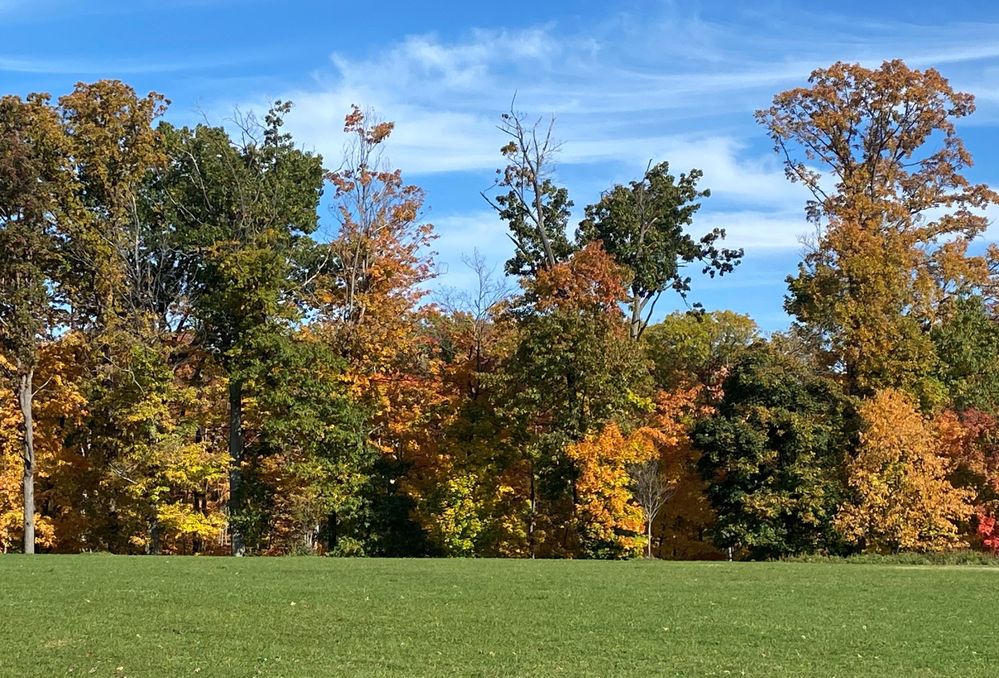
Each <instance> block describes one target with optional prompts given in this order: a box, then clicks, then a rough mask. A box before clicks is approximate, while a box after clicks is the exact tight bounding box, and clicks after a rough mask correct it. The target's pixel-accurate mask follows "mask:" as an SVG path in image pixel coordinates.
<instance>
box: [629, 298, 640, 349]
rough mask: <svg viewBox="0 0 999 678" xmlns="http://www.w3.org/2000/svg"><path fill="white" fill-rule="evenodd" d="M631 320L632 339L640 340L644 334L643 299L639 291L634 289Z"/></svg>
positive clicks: (630, 331)
mask: <svg viewBox="0 0 999 678" xmlns="http://www.w3.org/2000/svg"><path fill="white" fill-rule="evenodd" d="M630 305H631V322H630V323H629V333H630V334H631V339H632V341H638V339H639V337H641V336H642V329H643V328H642V299H641V297H639V296H638V292H635V291H634V290H632V296H631V304H630Z"/></svg>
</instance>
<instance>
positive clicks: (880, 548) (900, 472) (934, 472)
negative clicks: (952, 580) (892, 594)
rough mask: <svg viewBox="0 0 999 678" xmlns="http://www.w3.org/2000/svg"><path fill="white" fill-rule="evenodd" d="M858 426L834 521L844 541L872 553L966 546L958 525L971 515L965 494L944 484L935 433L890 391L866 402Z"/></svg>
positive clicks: (910, 403) (945, 466)
mask: <svg viewBox="0 0 999 678" xmlns="http://www.w3.org/2000/svg"><path fill="white" fill-rule="evenodd" d="M860 419H861V432H860V445H859V448H858V450H857V453H856V456H854V457H853V458H852V459H851V460H850V461H849V462H848V463H847V476H848V480H847V482H848V485H849V489H850V492H851V495H852V496H851V497H850V500H849V501H848V502H846V503H845V504H844V505H843V507H842V508H841V509H840V512H839V515H838V516H837V518H836V526H837V529H838V530H839V531H840V532H841V533H842V534H843V536H844V538H845V539H846V540H847V541H849V542H850V543H852V544H854V545H856V546H857V547H858V548H861V549H863V550H866V551H874V552H878V553H897V552H898V551H902V550H920V551H940V550H946V549H950V548H955V547H959V546H962V545H964V541H963V540H962V539H961V537H960V533H959V523H960V522H961V521H963V520H965V519H966V518H968V517H969V516H970V514H971V505H970V499H971V493H970V492H968V491H967V490H960V489H956V488H955V487H954V486H953V485H952V484H951V483H950V481H949V480H948V479H947V475H948V473H949V471H950V462H949V460H948V459H947V458H946V457H945V456H944V455H943V454H942V449H941V447H942V446H941V438H940V431H939V429H937V427H935V426H934V425H933V424H932V423H931V422H929V421H927V420H926V419H925V418H924V417H923V415H922V414H921V413H920V412H919V410H918V407H917V404H916V402H915V401H914V400H913V399H912V398H911V397H910V396H908V395H906V394H905V393H903V392H901V391H898V390H895V389H887V390H884V391H879V392H878V393H877V394H876V395H875V396H874V397H873V398H871V399H870V400H867V401H865V402H864V403H863V404H862V405H861V406H860ZM935 429H936V430H935Z"/></svg>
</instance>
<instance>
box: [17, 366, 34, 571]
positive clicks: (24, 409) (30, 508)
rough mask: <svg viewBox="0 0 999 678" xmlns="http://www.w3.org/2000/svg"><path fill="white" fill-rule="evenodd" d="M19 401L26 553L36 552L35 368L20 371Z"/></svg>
mask: <svg viewBox="0 0 999 678" xmlns="http://www.w3.org/2000/svg"><path fill="white" fill-rule="evenodd" d="M18 372H19V374H18V388H17V401H18V404H19V405H20V406H21V421H22V425H23V427H24V429H23V431H22V434H21V442H22V445H23V451H22V458H23V461H24V478H23V480H24V482H23V486H24V502H23V505H24V552H25V553H34V552H35V434H34V418H33V417H32V411H31V401H32V399H33V397H34V393H33V391H32V388H33V386H32V382H33V380H34V376H35V370H34V368H28V369H20V370H18Z"/></svg>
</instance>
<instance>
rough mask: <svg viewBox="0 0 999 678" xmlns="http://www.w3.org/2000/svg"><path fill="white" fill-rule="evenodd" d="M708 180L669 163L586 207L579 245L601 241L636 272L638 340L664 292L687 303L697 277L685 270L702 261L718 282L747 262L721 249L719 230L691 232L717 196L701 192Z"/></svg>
mask: <svg viewBox="0 0 999 678" xmlns="http://www.w3.org/2000/svg"><path fill="white" fill-rule="evenodd" d="M702 175H703V173H702V172H701V171H700V170H697V169H694V170H691V171H690V172H688V173H681V174H680V176H679V177H675V176H673V175H672V174H670V172H669V164H668V163H665V162H663V163H659V164H657V165H654V166H650V167H649V168H648V169H647V170H646V172H645V176H644V177H642V179H640V180H638V181H632V182H631V183H630V184H629V185H627V186H622V185H617V186H614V187H613V188H611V189H610V190H608V191H606V192H605V193H604V194H603V195H602V196H601V198H600V201H599V202H597V203H595V204H593V205H589V206H588V207H587V208H586V218H585V219H584V220H583V221H582V222H581V223H580V225H579V229H578V231H577V233H576V239H577V241H578V242H579V243H580V244H585V243H587V242H591V241H594V240H599V241H600V242H602V243H603V246H604V249H605V250H607V252H608V253H609V254H610V255H611V256H613V257H614V259H616V260H617V262H618V263H620V264H624V265H625V266H627V267H628V268H629V269H631V272H632V276H631V283H630V286H629V291H630V295H629V298H628V302H627V303H628V308H629V313H630V318H629V320H630V327H631V330H630V331H631V337H632V338H633V339H638V338H639V337H641V335H642V332H644V331H645V328H646V326H647V325H648V323H649V318H650V317H651V316H652V313H653V311H654V310H655V306H656V302H657V301H658V300H659V297H660V296H662V294H663V292H665V291H666V290H668V289H672V290H673V291H675V292H676V293H678V294H679V295H680V297H681V298H682V299H684V300H686V298H687V294H688V293H689V292H690V283H691V278H690V276H689V275H686V274H685V273H686V271H685V269H684V267H685V266H687V265H688V264H691V263H694V262H698V263H699V264H700V265H701V267H702V271H701V272H702V273H704V274H707V275H710V276H711V277H712V278H713V277H714V276H715V275H725V274H726V273H731V272H732V271H733V270H735V267H736V266H737V265H738V264H739V263H740V261H741V257H742V250H733V249H725V248H722V247H719V244H718V243H719V241H720V240H722V239H723V238H724V237H725V231H724V230H722V229H719V228H715V229H713V230H711V231H710V232H709V233H707V234H705V235H703V236H702V237H701V238H699V239H698V238H695V237H694V236H692V235H690V234H689V233H687V232H686V229H687V228H689V227H690V226H691V224H693V221H694V215H695V214H696V213H697V211H698V210H699V209H700V207H701V204H700V202H699V201H700V200H702V199H704V198H707V197H708V196H710V195H711V192H710V191H709V190H707V189H704V190H701V189H699V188H698V187H697V182H698V181H699V180H700V178H701V177H702Z"/></svg>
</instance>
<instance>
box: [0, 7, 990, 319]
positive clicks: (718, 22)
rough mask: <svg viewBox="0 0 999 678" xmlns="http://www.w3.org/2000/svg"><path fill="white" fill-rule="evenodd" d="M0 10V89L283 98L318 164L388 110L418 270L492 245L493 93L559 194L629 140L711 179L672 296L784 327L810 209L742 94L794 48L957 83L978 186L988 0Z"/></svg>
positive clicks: (601, 174)
mask: <svg viewBox="0 0 999 678" xmlns="http://www.w3.org/2000/svg"><path fill="white" fill-rule="evenodd" d="M0 26H2V27H3V36H4V37H3V42H2V43H0V84H2V87H0V92H3V93H8V92H12V93H19V94H25V93H28V92H31V91H48V92H52V93H53V94H55V95H59V94H63V93H65V92H67V91H69V90H70V89H71V88H72V86H73V84H74V83H75V82H76V81H78V80H96V79H99V78H120V79H123V80H126V81H127V82H129V83H130V84H132V85H133V86H134V87H136V89H138V90H140V91H141V92H145V91H148V90H156V91H159V92H162V93H164V94H166V95H167V96H168V97H169V98H170V99H171V101H172V102H173V103H172V106H171V108H170V111H169V113H168V116H167V117H168V118H169V119H170V120H172V121H174V122H177V123H194V122H198V121H200V120H202V119H205V118H207V119H209V120H211V121H213V122H221V121H224V120H225V118H226V117H228V116H230V115H231V113H232V110H233V108H234V107H239V108H240V109H241V110H248V109H256V110H262V109H264V108H266V105H267V103H268V102H270V101H273V100H274V99H278V98H280V99H291V100H292V101H294V102H295V104H296V108H295V110H294V112H293V113H292V115H291V116H290V118H289V120H288V127H289V128H290V129H291V131H292V132H294V133H295V135H296V138H297V139H298V140H299V141H300V143H302V144H303V145H305V146H307V147H309V148H312V149H316V150H319V151H321V152H322V153H323V154H324V156H326V157H327V159H328V163H329V164H331V165H336V164H337V160H338V158H339V156H340V154H341V151H342V147H343V143H344V137H343V135H342V120H343V115H344V113H345V112H346V111H347V109H348V108H349V106H350V104H352V103H357V104H359V105H361V106H362V107H365V108H373V109H374V110H375V111H377V112H378V114H379V115H380V116H381V117H383V118H384V119H388V120H394V121H396V124H397V129H396V133H395V134H394V135H393V138H392V140H391V144H390V146H389V148H388V149H387V156H388V157H389V159H390V160H391V163H392V164H393V165H394V166H398V167H400V168H402V170H403V172H404V174H405V175H406V177H407V178H408V179H409V180H410V181H412V182H414V183H417V184H420V185H421V186H423V187H424V188H425V189H426V190H427V194H428V204H429V208H430V209H429V211H428V215H427V218H428V220H430V221H431V222H433V223H434V224H435V225H436V226H437V229H438V233H439V236H440V237H439V239H438V241H437V243H436V248H435V249H436V250H437V251H438V252H439V261H440V268H441V276H440V278H439V279H438V281H437V282H436V283H435V285H436V286H438V287H448V286H450V287H459V288H460V287H462V286H465V285H467V284H468V283H469V280H470V276H469V274H468V272H467V271H466V270H465V269H464V267H463V266H462V264H461V263H460V261H461V255H462V253H470V252H471V250H472V249H473V248H478V249H479V250H480V251H481V252H482V253H483V254H484V255H486V256H487V257H488V258H489V259H490V260H492V261H494V262H496V263H497V264H499V263H500V262H502V261H503V260H504V259H505V258H506V257H507V256H508V255H509V250H510V246H509V244H508V241H507V240H506V237H505V231H504V228H503V225H502V224H501V223H499V222H498V221H497V220H496V218H495V216H494V215H493V214H492V213H491V212H490V210H489V208H488V206H487V205H486V204H485V203H484V201H483V200H482V198H481V197H480V196H479V191H481V190H483V189H487V188H489V186H490V184H491V182H492V178H493V170H494V169H495V168H496V167H497V166H498V165H499V164H500V156H499V154H498V148H499V146H500V145H501V144H502V143H503V139H502V137H501V134H500V133H499V132H498V131H497V130H496V128H495V123H496V121H497V117H498V114H499V113H500V112H502V111H503V110H506V109H508V108H509V105H510V101H511V97H512V96H513V93H514V92H516V93H517V108H518V109H520V110H523V111H524V112H526V113H530V114H533V115H539V116H540V115H548V114H554V115H555V116H556V119H557V122H556V136H557V137H558V139H559V140H560V141H561V142H562V143H563V149H562V152H561V155H560V158H559V161H560V165H559V173H558V176H559V179H560V180H561V181H562V182H563V183H565V184H566V185H567V186H568V187H569V189H570V192H571V194H572V197H573V199H574V201H575V203H576V206H577V210H578V211H581V210H582V207H583V206H584V205H586V204H588V203H590V202H593V201H595V200H596V199H597V198H598V197H599V194H600V191H601V190H603V189H605V188H607V187H609V186H610V185H612V184H614V183H617V182H624V181H627V180H630V179H632V178H636V177H638V176H639V175H640V174H641V173H642V171H643V170H644V168H645V166H646V164H647V163H648V161H649V160H655V161H659V160H667V161H669V162H670V163H671V166H672V167H673V169H674V170H676V171H685V170H688V169H689V168H691V167H698V168H701V169H702V170H703V171H704V174H705V176H704V180H703V186H705V187H707V188H710V189H711V190H712V193H713V195H712V197H711V198H709V199H708V200H707V201H705V203H704V207H703V208H702V211H701V213H700V214H699V215H698V220H697V222H696V223H695V226H694V231H695V232H697V233H700V232H702V231H706V230H708V229H710V228H712V227H715V226H721V227H725V228H727V230H728V233H729V238H728V242H729V244H730V245H731V246H738V247H744V248H745V250H746V258H745V263H744V265H743V266H742V267H741V268H740V269H739V270H737V272H736V273H735V274H733V275H732V276H731V277H727V278H725V279H723V280H703V281H702V280H699V279H695V285H696V286H695V290H694V294H693V295H692V299H693V300H697V301H700V302H702V303H703V304H704V305H705V306H706V307H707V308H709V309H717V308H731V309H734V310H737V311H741V312H747V313H750V314H751V315H753V317H754V318H756V319H757V322H759V323H760V325H761V326H763V327H764V328H765V329H768V330H770V329H779V328H782V327H784V326H786V325H787V322H788V319H787V317H786V316H785V315H784V313H783V311H782V299H783V295H784V291H785V284H784V277H785V276H786V275H787V274H788V273H790V272H792V271H793V270H794V268H795V266H796V263H797V261H798V260H799V258H800V253H801V246H800V244H799V238H800V236H802V235H804V234H807V233H808V232H809V230H810V229H809V227H808V225H807V224H806V223H805V221H804V218H803V212H802V206H803V203H804V200H805V197H806V196H805V195H804V194H803V193H802V191H801V189H800V188H799V187H796V186H793V185H791V184H788V182H787V181H786V180H785V178H784V176H783V172H782V170H781V168H780V165H779V162H778V158H776V156H774V155H773V153H772V152H771V149H770V145H769V143H768V141H767V139H766V136H765V135H764V134H763V132H762V130H761V129H760V128H759V127H758V126H757V125H756V124H755V122H754V121H753V117H752V114H753V111H754V110H756V109H758V108H760V107H763V106H765V105H766V104H767V103H768V102H769V100H770V98H771V97H772V96H773V94H774V93H776V92H778V91H781V90H783V89H787V88H789V87H793V86H796V85H799V84H802V83H803V82H804V81H805V79H806V78H807V75H808V73H809V71H811V70H812V69H813V68H816V67H821V66H827V65H829V64H831V63H833V62H834V61H837V60H845V61H859V62H861V63H864V64H867V65H877V64H878V63H880V62H881V61H882V60H884V59H890V58H896V57H899V58H903V59H905V60H906V61H907V62H908V63H909V64H910V65H911V66H916V67H921V68H922V67H930V66H932V67H935V68H937V69H938V70H940V71H941V72H942V73H943V74H944V75H945V76H946V77H948V78H950V80H951V82H952V84H953V85H954V86H955V87H957V88H958V89H961V90H964V91H970V92H972V93H974V94H975V95H976V96H977V97H978V112H977V113H976V114H975V115H974V116H972V117H971V118H969V119H967V120H966V121H964V122H962V124H961V125H960V127H959V131H960V133H961V134H962V136H964V137H965V139H966V141H967V143H968V145H969V147H970V150H971V151H972V153H973V154H974V156H975V158H976V161H977V162H976V165H975V167H974V168H972V169H971V170H970V172H969V175H970V176H971V178H972V179H974V180H976V181H981V182H986V183H989V184H990V185H992V186H994V187H997V186H999V152H997V151H996V150H994V149H996V148H997V147H999V143H997V142H999V5H993V4H992V3H988V2H978V1H969V2H950V3H938V2H925V1H924V0H912V1H910V2H870V0H868V1H867V2H852V1H851V2H838V3H828V2H783V1H777V0H770V1H767V0H763V1H760V2H754V3H744V2H702V3H698V2H668V1H663V0H659V1H653V0H624V1H621V2H612V3H608V2H592V1H590V0H581V1H576V2H568V1H554V2H553V1H547V0H546V1H545V2H538V1H537V0H535V1H534V2H522V1H521V0H506V1H505V2H503V3H471V2H414V1H412V0H410V1H409V2H397V1H395V0H385V1H383V2H380V3H360V2H354V3H349V4H348V3H342V2H333V1H331V0H326V1H325V2H312V1H306V2H285V3H276V2H273V0H271V1H270V2H263V1H260V2H258V1H256V0H174V1H173V2H170V3H164V2H162V1H161V0H157V1H155V2H153V1H151V0H131V1H129V2H119V1H103V2H99V1H97V0H91V1H88V2H82V1H79V0H77V1H72V0H0ZM997 215H999V213H997ZM324 217H325V218H327V219H328V218H329V217H328V215H324ZM695 277H696V276H695ZM671 306H672V307H676V306H677V303H676V301H675V300H670V301H669V302H667V301H665V300H664V302H663V303H662V310H663V311H666V310H668V309H669V308H670V307H671Z"/></svg>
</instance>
